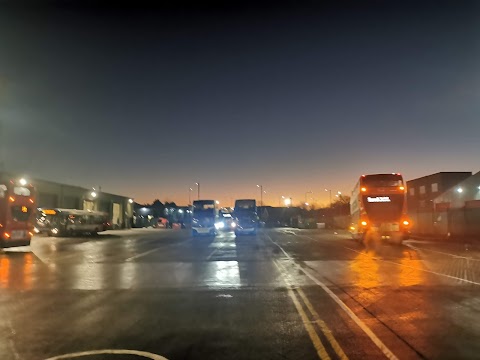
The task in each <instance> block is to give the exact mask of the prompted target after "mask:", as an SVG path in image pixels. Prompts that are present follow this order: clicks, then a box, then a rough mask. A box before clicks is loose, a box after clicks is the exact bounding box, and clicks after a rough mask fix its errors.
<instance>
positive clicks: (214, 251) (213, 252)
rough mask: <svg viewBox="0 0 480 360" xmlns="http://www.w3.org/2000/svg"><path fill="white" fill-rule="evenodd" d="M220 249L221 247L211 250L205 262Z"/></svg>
mask: <svg viewBox="0 0 480 360" xmlns="http://www.w3.org/2000/svg"><path fill="white" fill-rule="evenodd" d="M220 249H221V247H219V248H216V249H215V250H213V251H212V252H211V253H210V255H208V256H207V261H208V260H210V259H211V258H212V256H213V255H214V254H215V253H216V252H217V251H218V250H220Z"/></svg>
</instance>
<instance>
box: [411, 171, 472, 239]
mask: <svg viewBox="0 0 480 360" xmlns="http://www.w3.org/2000/svg"><path fill="white" fill-rule="evenodd" d="M471 176H472V173H471V172H439V173H436V174H432V175H428V176H423V177H421V178H418V179H414V180H410V181H407V191H408V194H407V203H408V214H409V216H410V219H411V220H412V223H413V224H412V234H414V235H441V236H443V235H446V234H448V230H446V229H445V228H444V227H443V224H442V225H440V224H439V223H438V221H437V220H438V216H437V214H436V208H435V203H436V201H437V200H436V199H438V198H440V197H441V196H442V195H443V194H445V193H448V192H449V191H451V190H452V189H454V188H455V187H456V186H458V184H460V183H462V182H463V181H465V180H467V179H469V178H471Z"/></svg>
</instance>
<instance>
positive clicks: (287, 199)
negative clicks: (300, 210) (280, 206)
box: [284, 198, 292, 207]
mask: <svg viewBox="0 0 480 360" xmlns="http://www.w3.org/2000/svg"><path fill="white" fill-rule="evenodd" d="M284 203H285V206H287V207H288V206H290V205H292V198H285V200H284Z"/></svg>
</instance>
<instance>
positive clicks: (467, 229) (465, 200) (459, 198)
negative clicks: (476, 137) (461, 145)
mask: <svg viewBox="0 0 480 360" xmlns="http://www.w3.org/2000/svg"><path fill="white" fill-rule="evenodd" d="M433 203H434V207H435V218H434V220H435V228H436V233H437V234H438V235H441V236H445V237H447V238H474V237H475V238H479V239H480V172H477V173H476V174H474V175H472V176H470V177H469V178H467V179H465V180H463V181H461V182H459V183H457V184H456V185H455V186H454V187H452V188H450V189H448V190H447V191H445V192H444V193H443V194H441V195H439V196H437V197H436V198H435V199H434V200H433Z"/></svg>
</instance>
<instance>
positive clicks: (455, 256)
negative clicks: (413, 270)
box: [405, 244, 480, 261]
mask: <svg viewBox="0 0 480 360" xmlns="http://www.w3.org/2000/svg"><path fill="white" fill-rule="evenodd" d="M405 246H408V247H409V248H412V249H414V250H422V251H431V252H434V253H437V254H442V255H448V256H451V257H454V258H459V259H465V260H469V261H480V259H474V258H472V257H468V256H462V255H456V254H451V253H447V252H443V251H438V250H432V249H426V248H421V247H416V246H413V245H410V244H405Z"/></svg>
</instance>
